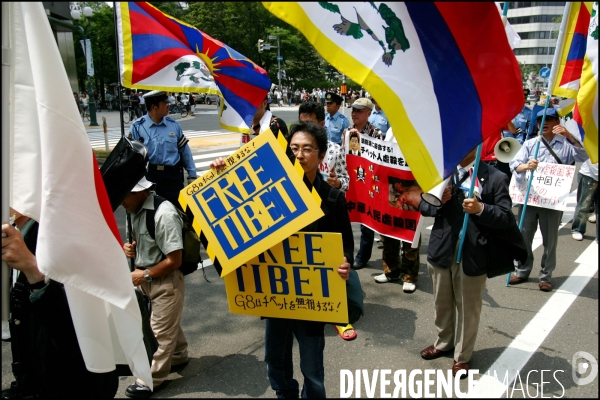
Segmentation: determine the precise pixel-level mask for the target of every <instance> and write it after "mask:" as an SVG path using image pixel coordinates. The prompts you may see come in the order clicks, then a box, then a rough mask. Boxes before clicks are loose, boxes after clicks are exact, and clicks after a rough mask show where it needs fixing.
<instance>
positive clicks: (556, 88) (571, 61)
mask: <svg viewBox="0 0 600 400" xmlns="http://www.w3.org/2000/svg"><path fill="white" fill-rule="evenodd" d="M591 9H592V3H591V2H581V1H580V2H573V3H569V2H567V4H566V6H565V11H564V13H563V21H564V23H561V30H560V31H559V39H558V42H557V47H556V52H555V53H554V54H555V56H554V60H553V62H552V68H553V69H554V70H555V71H556V72H554V71H553V74H554V73H556V77H553V78H552V79H551V81H552V83H553V84H552V91H551V92H552V94H553V95H556V96H561V97H567V98H570V99H575V98H577V92H578V91H579V84H580V79H581V71H582V68H583V58H584V55H585V52H586V42H587V36H588V27H589V24H590V11H591ZM573 106H574V104H571V106H570V107H562V108H561V110H560V115H562V116H564V115H566V114H568V113H569V112H570V111H572V110H573Z"/></svg>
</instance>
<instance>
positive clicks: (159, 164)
mask: <svg viewBox="0 0 600 400" xmlns="http://www.w3.org/2000/svg"><path fill="white" fill-rule="evenodd" d="M129 132H130V133H131V137H132V138H133V139H135V140H138V141H139V142H141V143H143V144H144V145H145V146H146V147H147V148H148V156H149V165H148V173H147V174H146V179H148V180H149V181H150V182H154V183H156V193H157V194H158V195H159V196H162V197H164V198H165V199H167V200H169V201H170V202H171V203H173V204H174V205H175V206H177V207H179V208H181V206H180V204H179V192H180V191H181V189H183V187H184V184H183V168H185V169H186V170H187V172H188V177H189V178H194V179H196V178H197V177H198V176H197V174H196V165H195V164H194V159H193V157H192V151H191V150H190V147H189V146H188V144H187V143H188V140H187V139H186V137H185V136H184V134H183V131H182V129H181V126H180V125H179V123H178V122H177V121H175V120H174V119H172V118H170V117H163V119H162V121H161V122H160V123H158V124H156V123H155V122H154V121H153V120H152V119H151V118H150V116H149V115H148V114H146V115H144V116H143V117H141V118H139V119H137V120H136V121H135V122H134V123H133V124H131V127H130V128H129Z"/></svg>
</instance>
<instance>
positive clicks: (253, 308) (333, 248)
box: [223, 232, 348, 323]
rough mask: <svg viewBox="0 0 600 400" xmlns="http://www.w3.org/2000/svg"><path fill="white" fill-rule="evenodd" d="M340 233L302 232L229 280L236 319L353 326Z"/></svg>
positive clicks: (228, 287)
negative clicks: (340, 271)
mask: <svg viewBox="0 0 600 400" xmlns="http://www.w3.org/2000/svg"><path fill="white" fill-rule="evenodd" d="M343 262H344V250H343V246H342V235H341V234H340V233H319V232H298V233H296V234H294V235H291V236H290V237H289V238H287V239H285V240H283V241H282V242H279V243H277V244H276V245H275V246H273V247H271V248H270V249H268V250H267V251H265V252H264V253H262V254H260V255H259V256H258V257H255V258H253V259H252V260H250V261H248V262H246V263H244V264H243V265H242V266H241V267H239V268H238V269H236V270H235V273H232V274H228V275H226V276H225V277H224V278H223V281H224V283H225V289H226V291H227V300H228V302H229V311H231V312H232V313H233V314H246V315H255V316H257V317H274V318H289V319H301V320H306V321H321V322H333V323H347V322H348V300H347V297H346V281H344V280H343V279H342V277H341V276H340V275H339V274H338V272H337V270H338V267H339V266H340V265H341V264H342V263H343Z"/></svg>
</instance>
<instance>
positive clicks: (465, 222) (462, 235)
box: [456, 143, 483, 264]
mask: <svg viewBox="0 0 600 400" xmlns="http://www.w3.org/2000/svg"><path fill="white" fill-rule="evenodd" d="M482 147H483V143H479V145H478V146H477V153H476V154H475V164H474V165H473V176H471V186H470V187H469V195H468V197H467V198H469V199H471V198H473V192H474V191H475V182H476V181H477V171H479V162H480V160H481V149H482ZM467 173H468V171H467ZM464 213H465V215H464V218H463V226H462V230H461V231H460V236H459V238H460V242H459V244H458V252H457V253H456V263H457V264H458V263H460V262H461V260H462V249H463V245H464V243H465V236H466V234H467V225H468V223H469V215H470V214H469V213H468V212H466V211H465V212H464Z"/></svg>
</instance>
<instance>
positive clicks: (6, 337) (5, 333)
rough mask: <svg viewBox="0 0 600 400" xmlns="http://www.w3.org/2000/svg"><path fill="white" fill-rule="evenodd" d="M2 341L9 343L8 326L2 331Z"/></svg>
mask: <svg viewBox="0 0 600 400" xmlns="http://www.w3.org/2000/svg"><path fill="white" fill-rule="evenodd" d="M7 325H8V324H7ZM2 341H3V342H10V328H9V327H8V326H7V327H6V329H5V330H3V331H2ZM3 398H4V397H3Z"/></svg>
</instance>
